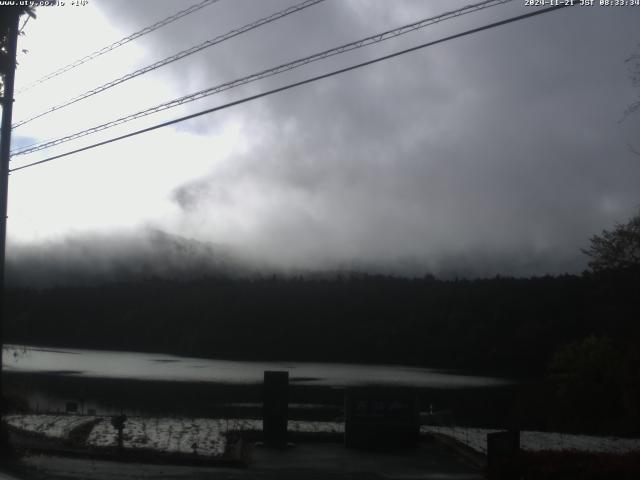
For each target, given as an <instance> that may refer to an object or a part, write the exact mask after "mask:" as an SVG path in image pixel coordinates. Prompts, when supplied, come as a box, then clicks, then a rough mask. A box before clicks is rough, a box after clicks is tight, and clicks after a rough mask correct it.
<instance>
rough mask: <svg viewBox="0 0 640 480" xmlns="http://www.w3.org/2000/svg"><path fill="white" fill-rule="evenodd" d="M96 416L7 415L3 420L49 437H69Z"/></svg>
mask: <svg viewBox="0 0 640 480" xmlns="http://www.w3.org/2000/svg"><path fill="white" fill-rule="evenodd" d="M95 418H96V417H87V416H80V415H7V416H5V417H4V420H5V421H6V422H7V423H8V424H9V425H11V426H12V427H16V428H19V429H20V430H24V431H27V432H33V433H39V434H41V435H44V436H47V437H50V438H69V433H70V432H71V431H72V430H73V429H75V428H78V427H80V426H82V425H86V424H88V423H90V422H92V421H94V420H95Z"/></svg>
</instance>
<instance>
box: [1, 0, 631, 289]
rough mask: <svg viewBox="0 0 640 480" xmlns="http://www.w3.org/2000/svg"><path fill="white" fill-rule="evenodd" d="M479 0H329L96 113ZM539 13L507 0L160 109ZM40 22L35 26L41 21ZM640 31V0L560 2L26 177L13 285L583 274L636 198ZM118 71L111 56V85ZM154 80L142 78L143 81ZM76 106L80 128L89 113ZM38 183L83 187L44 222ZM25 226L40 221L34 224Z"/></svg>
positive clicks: (264, 11)
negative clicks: (631, 0) (595, 247)
mask: <svg viewBox="0 0 640 480" xmlns="http://www.w3.org/2000/svg"><path fill="white" fill-rule="evenodd" d="M291 3H293V2H287V1H284V0H273V1H269V2H258V1H248V0H242V1H233V2H231V1H220V2H217V3H216V4H214V5H212V6H210V7H207V8H206V9H203V10H202V11H200V12H199V13H198V14H197V15H193V16H190V17H188V18H185V19H182V20H181V21H179V22H175V23H174V24H172V25H170V26H169V27H166V29H163V30H162V31H159V32H157V34H153V35H149V36H146V37H144V38H143V39H141V40H140V41H139V42H138V43H137V44H136V45H139V50H136V55H137V56H132V58H135V62H134V63H135V65H136V66H140V65H145V64H149V63H151V62H153V61H156V60H158V59H160V58H163V57H165V56H168V55H171V54H173V53H175V52H176V51H179V50H181V49H184V48H188V47H189V46H191V45H194V44H197V43H200V42H202V41H204V40H206V39H209V38H213V37H214V36H216V35H219V34H221V33H224V32H227V31H228V30H230V29H231V28H233V27H237V26H240V25H243V24H246V23H248V22H250V21H253V20H255V19H257V18H260V17H262V16H265V15H268V14H271V13H273V12H275V11H278V10H280V9H283V8H285V7H287V6H288V5H290V4H291ZM466 3H467V2H463V1H430V2H424V1H422V0H406V1H401V0H395V1H393V2H388V1H386V0H358V1H355V0H354V1H327V2H323V3H321V4H319V5H317V6H314V7H312V8H309V9H307V10H305V11H304V12H301V13H299V14H296V15H292V16H290V17H288V18H286V19H282V20H279V21H277V22H274V23H273V24H269V25H267V26H265V27H263V28H260V29H256V30H255V31H252V32H250V33H248V34H246V35H242V36H238V37H236V38H234V39H233V40H231V41H229V42H225V43H224V44H222V45H219V46H216V47H214V48H211V49H207V50H205V51H203V52H200V53H198V54H196V55H193V56H191V57H189V58H188V59H185V60H181V61H180V62H176V63H174V64H171V65H170V66H167V67H164V68H163V69H160V70H158V71H154V72H153V73H152V74H149V76H148V78H147V77H146V76H145V77H144V78H141V79H137V80H135V81H133V82H131V83H132V86H131V88H130V89H129V88H128V87H127V88H126V89H122V91H120V90H118V89H114V90H113V93H110V94H109V95H105V98H104V99H102V98H101V97H100V96H99V95H97V96H96V98H95V99H92V100H91V102H96V103H95V106H93V107H92V108H93V110H91V112H95V115H99V114H101V113H103V112H104V111H107V110H108V109H109V108H111V106H112V105H121V109H123V108H124V107H122V105H128V102H129V100H131V101H133V100H136V101H137V100H138V96H137V94H134V93H133V92H134V86H135V85H137V87H136V88H139V89H141V90H135V91H136V92H138V91H140V92H143V93H144V95H148V96H151V95H152V94H153V93H154V92H156V90H153V88H154V85H156V86H158V85H159V86H158V87H157V88H158V89H159V90H157V92H160V93H157V94H158V96H159V97H161V96H164V97H163V99H165V100H166V98H167V95H169V93H168V92H170V96H172V97H177V96H179V95H184V94H187V93H191V92H193V91H196V90H198V89H202V88H206V87H209V86H211V85H216V84H219V83H222V82H225V81H229V80H231V79H235V78H238V77H241V76H243V75H247V74H249V73H252V72H256V71H259V70H261V69H264V68H268V67H271V66H273V65H277V64H279V63H283V62H286V61H289V60H292V59H295V58H299V57H302V56H305V55H308V54H311V53H314V52H317V51H321V50H323V49H326V48H331V47H333V46H336V45H339V44H341V43H345V42H348V41H352V40H356V39H358V38H361V37H364V36H366V35H370V34H373V33H376V32H380V31H383V30H386V29H388V28H392V27H396V26H399V25H402V24H404V23H409V22H411V21H414V20H416V19H419V18H425V17H428V16H430V15H434V14H437V13H439V12H443V11H446V10H451V9H453V8H457V7H460V6H462V5H465V4H466ZM93 8H96V9H98V10H97V13H99V14H100V15H101V17H100V18H103V20H104V19H106V21H108V22H109V25H116V26H118V28H119V29H121V30H122V32H123V33H124V32H131V31H135V30H136V29H139V28H142V27H144V26H145V25H148V24H151V23H153V21H155V20H157V19H158V18H162V17H163V16H166V15H169V14H171V13H173V12H175V10H176V6H175V2H173V1H171V0H154V1H153V2H151V1H148V0H144V1H136V2H130V1H125V0H109V1H97V0H96V2H95V5H94V7H93ZM527 11H531V10H528V9H527V8H526V7H524V6H523V2H510V3H507V4H506V5H504V6H501V7H498V8H492V9H487V10H485V11H483V12H480V13H477V14H474V15H468V16H465V17H462V18H460V19H457V20H454V21H450V22H443V23H441V24H438V25H435V26H433V27H429V28H425V29H422V30H420V31H418V32H415V33H412V34H410V35H407V36H405V37H401V38H398V39H395V40H392V41H389V42H386V43H384V44H381V45H378V46H376V47H368V48H366V49H362V50H358V51H354V52H350V53H348V54H345V55H341V56H337V57H334V58H332V59H329V60H325V61H322V62H318V63H315V64H313V65H309V66H306V67H305V68H302V69H300V70H296V71H293V72H289V73H287V74H285V75H282V76H278V77H275V78H271V79H269V80H266V81H264V82H259V83H254V84H250V85H247V86H245V87H242V88H239V89H234V90H232V91H228V92H225V93H223V94H220V95H216V96H214V97H211V98H209V99H207V100H203V101H200V102H196V104H189V105H186V106H184V107H181V110H180V112H179V113H176V112H175V111H172V112H170V113H168V114H167V118H172V117H175V116H178V115H179V114H185V113H191V112H195V111H198V110H201V109H204V108H207V107H211V106H214V105H220V104H223V103H225V102H228V101H231V100H234V99H238V98H242V97H244V96H246V95H249V94H254V93H258V92H261V91H265V90H267V89H268V88H273V87H276V86H279V85H284V84H285V83H288V82H291V81H295V80H300V79H303V78H307V77H310V76H312V75H316V74H319V73H323V72H326V71H329V70H332V69H335V68H340V67H344V66H346V65H350V64H353V63H357V62H361V61H365V60H368V59H372V58H375V57H378V56H380V55H383V54H388V53H391V52H394V51H397V50H400V49H402V48H407V47H410V46H413V45H416V44H418V43H423V42H426V41H430V40H434V39H437V38H441V37H443V36H446V35H449V34H451V33H454V32H458V31H461V30H464V29H466V28H471V27H475V26H478V25H482V24H484V23H488V22H490V21H496V20H499V19H503V18H507V17H508V16H511V15H516V14H520V13H524V12H527ZM46 14H47V13H46V12H45V14H43V16H42V17H41V18H40V17H39V19H38V20H37V21H34V22H31V24H30V25H29V27H30V28H33V29H34V31H35V30H36V29H37V28H39V26H41V25H43V24H44V22H45V21H46V16H45V15H46ZM639 24H640V9H638V8H628V9H627V8H603V7H597V6H596V7H593V8H588V7H572V8H567V9H564V10H562V11H558V12H553V13H550V14H546V15H543V16H539V17H536V18H533V19H530V20H526V21H523V22H518V23H516V24H511V25H507V26H504V27H500V28H496V29H492V30H490V31H486V32H482V33H478V34H476V35H473V36H470V37H466V38H462V39H458V40H454V41H451V42H446V43H444V44H441V45H438V46H435V47H433V48H428V49H425V50H421V51H419V52H414V53H412V54H410V55H406V56H402V57H400V58H396V59H394V60H391V61H387V62H382V63H379V64H376V65H374V66H370V67H367V68H365V69H361V70H358V71H355V72H350V73H348V74H345V75H342V76H337V77H332V78H330V79H326V80H323V81H321V82H317V83H314V84H311V85H308V86H305V87H303V88H299V89H296V90H291V91H288V92H286V93H282V94H278V95H274V96H271V97H267V98H264V99H261V100H259V101H256V102H251V103H248V104H244V105H242V106H239V107H234V108H232V109H229V110H225V111H222V112H219V113H217V114H215V115H210V116H204V117H200V118H198V119H194V120H191V121H189V122H186V123H182V124H178V125H175V126H173V127H171V128H168V129H165V130H163V131H159V132H156V133H154V134H149V135H148V136H141V137H138V138H137V139H131V140H130V141H128V143H123V144H114V146H112V147H108V148H106V149H105V150H101V151H98V150H96V151H94V152H95V153H91V154H89V153H88V152H87V153H86V154H81V155H78V156H77V160H71V159H70V160H68V162H69V163H63V162H62V161H61V162H60V163H59V164H52V165H51V166H48V167H42V172H43V173H39V172H35V170H36V169H35V168H34V169H33V170H34V172H33V173H29V174H27V173H24V174H22V173H21V174H20V175H24V176H22V177H21V176H20V175H18V174H17V173H16V175H13V176H12V182H15V185H16V187H15V190H12V192H16V193H15V194H16V196H17V198H16V200H15V201H14V202H13V201H12V203H11V205H12V206H14V205H15V208H16V212H17V213H16V215H15V220H11V219H10V222H11V221H14V222H16V223H14V224H13V225H14V227H15V231H16V232H17V233H16V236H15V239H14V241H13V242H12V245H11V249H10V251H9V255H8V261H9V267H10V277H9V278H10V281H13V282H15V283H17V284H27V283H31V282H33V283H34V284H50V283H57V282H59V281H60V282H61V281H70V280H68V279H67V277H69V278H78V277H77V276H78V275H80V276H82V275H85V276H94V277H96V278H111V277H112V276H119V275H121V276H122V275H124V276H129V275H137V276H144V275H158V276H174V275H175V276H178V277H180V276H184V275H199V274H201V273H205V272H224V273H229V272H233V273H234V274H241V275H245V274H247V275H252V274H257V273H261V274H262V273H265V272H266V274H269V273H270V272H276V273H288V274H290V273H294V274H296V273H299V272H311V271H323V272H328V271H354V270H355V271H368V272H377V273H389V274H394V275H409V276H414V275H418V276H420V275H424V274H434V275H436V276H440V277H445V278H451V277H456V276H463V277H490V276H494V275H496V274H500V275H516V276H527V275H544V274H562V273H565V272H569V273H580V272H581V271H582V270H583V269H584V268H585V267H586V259H585V258H584V256H583V255H582V254H581V252H580V249H581V248H584V247H585V246H586V245H587V244H588V239H589V237H590V236H591V235H592V234H594V233H598V232H600V231H601V230H602V229H603V228H610V227H612V226H613V225H614V224H615V222H617V221H618V222H623V221H626V220H627V219H628V218H629V217H630V216H631V215H632V214H633V212H634V211H636V209H637V208H638V206H640V189H638V185H640V156H639V155H638V154H637V151H638V150H640V145H638V140H637V139H638V135H637V133H638V131H639V129H640V115H638V114H637V113H636V114H632V115H629V116H628V117H627V118H625V119H624V121H621V120H622V118H623V113H624V111H625V109H626V108H627V107H628V106H629V105H631V104H632V103H633V102H634V101H635V100H636V99H637V97H638V90H637V85H636V86H634V83H633V81H632V79H631V78H630V70H629V62H625V60H626V59H628V58H629V57H630V56H632V55H633V54H634V52H636V53H637V52H638V51H639V50H638V49H640V46H638V45H639V43H640V30H638V28H637V27H638V25H639ZM34 35H35V33H34ZM44 49H45V45H40V46H39V48H32V50H33V51H41V50H44ZM34 55H35V54H34ZM26 61H27V60H24V61H23V63H24V62H26ZM132 62H133V60H132ZM25 68H26V67H25ZM110 68H111V67H110ZM126 71H127V70H126V69H124V67H123V72H126ZM116 74H117V73H116V72H115V71H112V70H109V71H108V72H107V73H105V74H104V75H103V77H104V78H103V80H106V79H107V78H111V77H114V76H116ZM135 82H140V83H139V84H135V85H134V83H135ZM143 82H150V83H149V84H148V85H149V86H148V88H146V90H145V85H147V84H145V83H143ZM152 82H156V83H152ZM165 90H166V91H165ZM118 95H120V97H118ZM100 102H103V103H100ZM118 102H121V103H118ZM149 102H150V103H153V102H151V100H149ZM92 105H93V104H92ZM132 108H133V107H132ZM72 114H73V111H71V112H70V113H69V122H70V124H69V128H71V122H72V121H73V119H74V118H76V117H73V116H72ZM80 114H82V115H84V113H82V111H79V113H78V114H77V115H80ZM93 114H94V113H91V115H93ZM87 115H89V114H87ZM83 118H84V120H83V123H82V125H83V126H86V124H87V122H88V124H93V123H94V122H92V121H88V120H86V118H88V117H86V118H85V117H83ZM153 121H154V122H155V121H157V120H155V119H154V120H153ZM34 123H35V122H34ZM36 127H37V124H36V125H35V126H34V127H33V130H27V129H26V128H25V129H24V131H22V130H18V131H17V134H18V137H17V138H16V139H15V141H16V142H19V141H20V140H21V138H22V139H23V140H24V138H27V137H28V138H36V139H39V138H41V137H46V136H48V135H50V131H49V130H47V129H51V128H56V127H55V125H54V126H52V125H51V124H48V126H47V127H46V129H45V128H44V126H43V127H42V130H38V129H37V128H36ZM143 137H144V138H143ZM634 150H635V151H636V152H634ZM101 152H103V153H101ZM74 158H75V157H74ZM65 162H67V160H65ZM73 162H76V163H73ZM63 165H69V167H68V170H64V169H65V168H66V167H64V166H63ZM56 172H63V173H60V177H55V175H56ZM114 172H116V173H114ZM117 172H125V174H124V175H119V176H118V177H117V178H116V179H114V180H113V181H112V184H113V185H116V186H117V187H116V188H115V190H117V196H115V197H116V198H110V195H112V193H113V191H114V188H113V187H112V186H104V185H108V182H106V181H104V182H103V179H104V178H110V177H107V176H108V175H116V174H117ZM38 175H42V180H41V183H40V184H37V185H39V187H38V188H39V189H41V190H38V191H42V192H45V193H46V191H47V190H46V189H47V188H49V186H48V185H49V184H50V183H53V184H54V185H57V186H58V187H60V186H63V187H64V190H65V191H68V192H72V193H69V195H73V197H74V198H73V201H72V200H69V201H67V203H64V204H63V203H59V204H58V203H57V202H63V200H62V199H60V198H58V195H57V194H56V192H52V194H51V195H48V196H47V197H46V198H47V199H48V202H47V203H50V204H51V207H49V206H42V205H39V207H38V208H40V210H42V209H45V210H46V209H47V208H50V209H51V211H52V212H55V215H57V217H56V221H55V223H53V222H52V223H51V225H50V226H49V227H47V228H49V229H50V230H47V231H44V230H45V227H41V225H44V224H46V222H47V220H46V219H47V218H52V214H51V213H48V217H45V213H46V212H45V213H40V211H39V210H37V209H36V207H33V208H31V207H30V206H29V200H28V192H32V191H34V189H35V187H34V185H36V183H35V182H36V181H37V180H38V179H39V178H40V177H38ZM65 175H66V176H65ZM51 176H52V177H51ZM49 178H53V180H52V181H51V182H50V181H49ZM70 178H72V179H73V180H72V181H70V180H69V179H70ZM45 179H46V180H45ZM38 181H39V180H38ZM12 188H14V187H13V183H12ZM45 193H43V195H45ZM77 198H82V202H78V201H76V199H77ZM18 208H20V210H19V211H18ZM27 220H28V221H29V222H31V223H28V224H27ZM21 222H23V223H21ZM23 224H24V225H26V226H24V231H25V232H26V231H27V230H28V229H29V228H30V229H32V230H33V231H36V232H37V233H38V235H37V236H35V235H34V236H33V238H30V237H29V234H27V233H21V232H22V230H20V229H21V228H23ZM33 225H36V226H33ZM29 231H30V230H29ZM123 231H126V232H127V233H122V232H123ZM11 232H12V224H11V223H10V227H9V234H10V236H11V235H12V233H11ZM50 232H55V233H50ZM97 232H99V233H97ZM159 232H166V235H165V234H163V233H162V234H161V233H159ZM18 234H19V235H18ZM63 278H64V279H65V280H63ZM11 279H13V280H11Z"/></svg>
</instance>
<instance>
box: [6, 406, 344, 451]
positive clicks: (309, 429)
mask: <svg viewBox="0 0 640 480" xmlns="http://www.w3.org/2000/svg"><path fill="white" fill-rule="evenodd" d="M96 419H97V420H101V421H100V422H98V423H97V424H96V425H95V426H94V427H93V429H92V430H91V432H90V433H89V435H88V437H87V439H86V445H87V446H95V447H115V446H117V444H118V432H117V430H116V429H115V428H114V427H113V425H111V421H110V418H109V417H91V416H86V417H79V416H73V415H9V416H7V417H6V421H7V423H8V424H9V425H11V426H13V427H16V428H19V429H21V430H24V431H28V432H35V433H39V434H43V435H46V436H48V437H51V438H60V439H67V438H68V437H69V433H70V432H71V431H72V430H73V429H74V428H76V427H78V426H81V425H83V424H86V423H88V422H93V421H94V420H96ZM288 428H289V431H290V432H301V433H302V432H304V433H343V432H344V425H343V424H342V423H338V422H307V421H296V420H291V421H289V425H288ZM251 430H254V431H261V430H262V420H251V419H220V418H189V419H187V418H145V417H130V418H129V419H128V420H127V422H126V423H125V427H124V430H123V446H124V448H125V449H141V448H143V449H150V450H155V451H158V452H167V453H186V454H193V453H197V454H198V455H202V456H220V455H223V454H224V452H225V449H226V446H227V435H226V434H227V433H229V432H237V431H251Z"/></svg>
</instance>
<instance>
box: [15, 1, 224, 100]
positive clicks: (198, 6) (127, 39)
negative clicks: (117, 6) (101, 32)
mask: <svg viewBox="0 0 640 480" xmlns="http://www.w3.org/2000/svg"><path fill="white" fill-rule="evenodd" d="M218 1H219V0H203V1H202V2H200V3H196V4H195V5H191V6H190V7H189V8H185V9H184V10H180V11H179V12H176V13H174V14H173V15H171V16H169V17H167V18H165V19H163V20H160V21H159V22H156V23H154V24H153V25H150V26H148V27H145V28H143V29H142V30H138V31H137V32H135V33H132V34H131V35H128V36H126V37H124V38H121V39H120V40H118V41H116V42H113V43H112V44H110V45H107V46H106V47H103V48H101V49H99V50H96V51H95V52H92V53H90V54H89V55H86V56H84V57H82V58H80V59H78V60H76V61H74V62H71V63H69V64H68V65H65V66H64V67H60V68H58V69H57V70H54V71H53V72H51V73H49V74H47V75H45V76H43V77H41V78H39V79H37V80H35V81H34V82H32V83H30V84H29V85H27V86H25V87H22V88H21V89H19V90H17V91H16V94H21V93H24V92H26V91H27V90H30V89H32V88H33V87H35V86H36V85H40V84H41V83H44V82H46V81H47V80H51V79H52V78H55V77H57V76H59V75H62V74H63V73H66V72H68V71H69V70H73V69H74V68H76V67H79V66H80V65H82V64H84V63H87V62H89V61H91V60H93V59H95V58H98V57H100V56H102V55H104V54H105V53H108V52H111V51H112V50H115V49H116V48H118V47H121V46H123V45H125V44H127V43H129V42H132V41H133V40H136V39H137V38H140V37H142V36H143V35H146V34H147V33H151V32H153V31H154V30H158V29H159V28H161V27H164V26H165V25H169V24H170V23H173V22H175V21H176V20H178V19H180V18H182V17H184V16H187V15H189V14H191V13H194V12H197V11H198V10H200V9H202V8H204V7H208V6H209V5H212V4H214V3H216V2H218Z"/></svg>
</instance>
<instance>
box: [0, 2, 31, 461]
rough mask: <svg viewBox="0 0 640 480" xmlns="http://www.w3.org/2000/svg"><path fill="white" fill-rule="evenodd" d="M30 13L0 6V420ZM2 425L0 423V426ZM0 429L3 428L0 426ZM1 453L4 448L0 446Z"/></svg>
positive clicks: (0, 414) (2, 435)
mask: <svg viewBox="0 0 640 480" xmlns="http://www.w3.org/2000/svg"><path fill="white" fill-rule="evenodd" d="M23 13H29V15H32V13H31V11H30V10H29V9H28V8H27V7H20V6H5V7H0V47H2V50H0V74H2V79H3V82H2V83H3V95H2V99H1V100H0V102H1V103H2V127H1V129H0V417H1V416H3V415H4V409H5V405H4V388H3V382H2V350H3V347H4V335H3V329H4V310H5V291H4V287H5V285H4V283H5V282H4V264H5V247H6V239H7V199H8V188H9V156H10V148H11V122H12V118H11V117H12V114H13V83H14V78H15V73H16V52H17V49H18V33H19V27H18V21H19V19H20V15H22V14H23ZM0 419H1V418H0ZM0 425H2V424H0ZM0 429H4V427H2V426H0ZM5 441H6V432H1V437H0V442H2V443H4V442H5ZM0 449H1V450H2V453H4V452H6V450H7V449H6V445H0Z"/></svg>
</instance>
